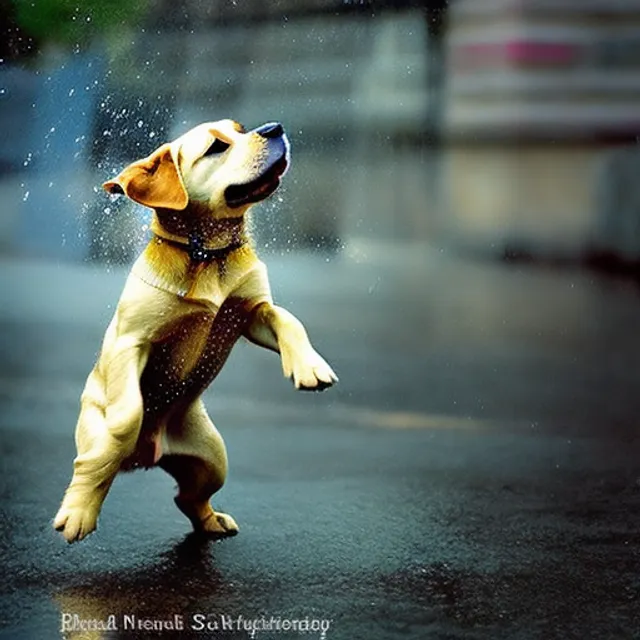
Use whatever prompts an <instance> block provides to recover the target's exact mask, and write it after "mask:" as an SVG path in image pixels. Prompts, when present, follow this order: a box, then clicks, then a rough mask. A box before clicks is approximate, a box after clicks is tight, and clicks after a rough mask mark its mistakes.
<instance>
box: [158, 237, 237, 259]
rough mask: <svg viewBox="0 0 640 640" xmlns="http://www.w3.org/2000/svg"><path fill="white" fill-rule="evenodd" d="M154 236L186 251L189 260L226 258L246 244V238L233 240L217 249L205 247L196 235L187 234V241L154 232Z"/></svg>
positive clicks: (159, 240)
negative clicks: (172, 238)
mask: <svg viewBox="0 0 640 640" xmlns="http://www.w3.org/2000/svg"><path fill="white" fill-rule="evenodd" d="M154 235H155V237H156V241H158V242H166V243H167V244H169V245H171V246H172V247H176V248H178V249H182V250H183V251H186V252H187V254H188V255H189V259H190V260H191V262H213V261H214V260H218V259H220V258H226V257H227V256H228V255H229V254H230V253H231V252H232V251H235V250H236V249H239V248H240V247H242V246H243V245H245V244H246V240H244V239H239V240H235V241H234V242H232V243H231V244H229V245H227V246H226V247H220V248H217V249H207V248H206V247H204V246H203V245H204V242H203V240H202V238H201V237H200V236H198V235H195V234H193V235H191V236H189V240H188V242H180V241H178V240H171V239H169V238H165V237H163V236H161V235H159V234H157V233H156V234H154Z"/></svg>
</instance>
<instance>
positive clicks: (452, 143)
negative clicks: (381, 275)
mask: <svg viewBox="0 0 640 640" xmlns="http://www.w3.org/2000/svg"><path fill="white" fill-rule="evenodd" d="M0 12H1V16H2V24H3V25H4V26H3V30H4V34H3V38H2V42H1V44H0V47H1V53H0V55H1V56H2V60H1V63H0V141H1V144H0V192H1V194H2V198H1V201H2V203H3V205H2V206H3V215H2V218H1V223H0V225H1V226H0V248H1V250H2V251H4V252H11V253H18V254H25V255H38V256H40V257H42V256H45V255H48V256H52V257H55V258H60V259H63V260H87V259H88V260H96V259H99V260H108V261H118V262H125V263H126V262H129V261H130V260H131V259H132V257H133V256H134V255H135V253H136V252H137V251H138V249H139V248H140V247H139V245H140V244H141V243H142V242H144V235H145V234H144V223H145V213H144V211H140V210H132V208H131V207H130V205H128V204H126V203H122V202H119V201H114V202H111V201H109V200H108V199H107V197H106V196H105V195H104V194H102V193H101V192H99V191H98V192H96V189H97V188H98V187H99V185H100V184H101V183H102V182H103V181H104V179H106V178H107V177H109V176H111V175H112V174H113V173H114V172H116V171H118V170H119V169H120V168H121V167H122V166H123V165H124V164H125V163H127V162H129V161H131V160H134V159H136V158H139V157H142V156H144V155H146V154H147V153H148V152H150V151H151V150H153V149H154V148H155V147H157V146H158V145H159V144H160V143H161V142H163V141H166V140H168V139H171V138H173V137H175V136H177V135H179V134H181V133H182V132H184V131H185V130H187V129H188V128H190V127H191V126H193V125H194V124H197V123H199V122H202V121H206V120H216V119H219V118H222V117H232V118H234V119H236V120H239V121H241V122H243V123H244V124H245V125H246V126H248V127H253V126H257V125H258V124H260V123H262V122H264V121H266V120H280V121H282V122H283V123H284V125H285V127H286V129H287V131H288V133H289V136H290V138H291V140H292V144H293V149H294V160H295V165H294V166H295V170H294V172H293V173H292V175H291V177H290V178H289V179H288V181H287V186H286V197H285V194H284V193H282V194H280V197H281V199H282V203H281V204H279V205H278V207H277V209H278V211H277V218H274V217H273V216H272V215H271V214H272V213H273V203H270V204H267V205H266V206H265V207H264V209H266V212H263V213H260V214H259V215H255V216H254V218H255V223H256V228H257V230H256V233H257V236H258V238H259V243H260V244H261V245H264V247H265V248H276V249H281V248H282V247H288V248H291V247H297V248H301V247H322V248H323V249H331V250H336V249H340V250H346V251H347V252H348V254H349V255H353V256H362V255H368V254H370V253H371V252H374V253H376V252H378V251H380V250H381V246H382V245H388V244H392V245H396V246H397V245H398V244H401V245H406V244H407V243H410V244H412V245H425V244H431V245H434V244H435V245H437V246H440V247H447V248H453V249H454V250H456V251H464V252H474V253H480V254H485V255H493V256H497V257H505V256H506V257H507V258H524V259H531V258H542V259H553V260H569V261H584V260H587V261H591V262H596V263H603V262H606V263H607V264H613V263H615V264H616V265H617V266H618V267H620V266H621V263H624V265H629V264H631V263H635V262H636V261H638V259H639V258H640V220H639V216H640V214H639V213H638V203H639V202H640V193H639V187H638V186H637V181H636V180H635V179H634V176H635V174H636V170H637V168H638V167H639V166H640V164H639V160H638V158H639V155H638V151H637V148H636V146H637V145H636V136H637V134H638V132H639V131H640V115H639V113H640V110H639V108H638V107H639V102H640V54H638V52H639V51H640V46H639V45H640V31H639V30H638V25H639V24H640V2H638V1H637V0H624V1H622V0H619V1H612V0H602V1H600V2H599V1H597V0H590V1H589V2H582V1H578V0H575V1H572V0H563V1H562V2H551V1H547V0H457V1H452V2H447V1H446V0H401V1H400V2H384V1H371V0H338V1H336V0H301V1H295V2H294V1H293V0H279V1H277V2H271V3H262V2H258V1H257V0H256V1H252V0H245V1H243V2H222V1H212V2H207V3H202V2H199V1H197V0H192V1H190V0H177V1H176V0H172V1H171V2H169V1H168V0H156V1H153V2H152V1H146V2H140V1H138V2H133V3H128V2H127V3H125V2H120V1H119V0H110V1H109V2H98V1H97V0H96V1H92V2H84V3H74V2H72V1H70V0H47V1H41V2H39V3H37V7H36V5H33V3H31V2H28V1H27V0H3V2H2V4H1V5H0ZM125 221H126V224H125Z"/></svg>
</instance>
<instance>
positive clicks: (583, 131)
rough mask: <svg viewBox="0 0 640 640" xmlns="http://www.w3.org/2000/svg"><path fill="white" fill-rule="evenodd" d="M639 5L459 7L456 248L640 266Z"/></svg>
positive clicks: (453, 131)
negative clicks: (602, 258)
mask: <svg viewBox="0 0 640 640" xmlns="http://www.w3.org/2000/svg"><path fill="white" fill-rule="evenodd" d="M639 27H640V2H638V0H458V1H457V2H454V3H452V5H451V10H450V16H449V33H448V50H447V54H448V55H447V60H448V63H447V96H446V105H447V106H446V110H445V137H446V141H447V152H446V160H445V170H444V174H443V175H444V189H445V193H446V199H447V202H446V212H447V217H446V219H445V220H443V224H442V227H441V228H442V229H443V230H444V231H445V232H446V233H447V234H448V236H449V238H450V240H451V241H452V242H454V243H455V244H462V245H464V246H467V247H471V248H475V249H479V250H482V251H487V250H489V251H493V252H506V253H508V254H509V253H511V254H523V255H528V254H533V255H540V254H543V255H544V254H546V255H551V256H554V257H566V256H576V255H583V254H584V253H585V252H594V251H595V252H612V253H616V254H620V255H624V256H626V257H633V258H635V259H639V258H640V186H639V181H638V178H637V176H639V175H640V173H639V172H638V169H640V155H639V153H638V151H637V149H636V147H637V144H636V143H637V136H638V135H639V134H640V28H639Z"/></svg>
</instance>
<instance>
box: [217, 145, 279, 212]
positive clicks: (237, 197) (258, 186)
mask: <svg viewBox="0 0 640 640" xmlns="http://www.w3.org/2000/svg"><path fill="white" fill-rule="evenodd" d="M287 165H288V161H287V154H286V153H283V154H282V156H281V157H280V159H278V160H276V161H275V162H274V163H273V164H272V165H271V166H270V167H269V168H268V169H267V170H266V171H265V172H264V173H263V174H262V175H261V176H259V177H258V178H256V179H255V180H252V181H251V182H247V183H245V184H232V185H230V186H229V187H227V188H226V189H225V192H224V197H225V200H226V201H227V205H228V206H229V207H231V208H235V207H241V206H242V205H245V204H251V203H253V202H260V201H261V200H264V199H265V198H268V197H269V196H270V195H271V194H272V193H273V192H274V191H275V190H276V189H277V188H278V187H279V186H280V178H282V175H283V174H284V172H285V171H286V170H287Z"/></svg>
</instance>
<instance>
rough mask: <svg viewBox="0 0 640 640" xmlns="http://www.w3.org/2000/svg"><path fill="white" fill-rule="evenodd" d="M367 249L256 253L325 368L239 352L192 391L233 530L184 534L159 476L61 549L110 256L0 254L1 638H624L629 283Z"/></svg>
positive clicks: (634, 498)
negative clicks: (216, 446)
mask: <svg viewBox="0 0 640 640" xmlns="http://www.w3.org/2000/svg"><path fill="white" fill-rule="evenodd" d="M371 255H374V256H375V258H371V259H365V258H364V257H363V256H362V254H361V255H360V259H359V260H354V259H351V258H348V257H346V256H340V257H335V256H324V255H304V254H291V255H286V256H267V257H266V261H267V263H268V265H269V269H270V274H271V280H272V285H273V289H274V293H275V295H276V299H277V301H278V302H279V303H280V304H283V305H284V306H286V307H287V308H289V309H290V310H291V311H293V312H294V313H295V314H296V315H298V316H299V317H300V318H301V319H302V320H303V321H304V323H305V325H306V326H307V328H308V330H309V333H310V335H311V338H312V341H313V342H314V344H315V346H316V347H317V348H318V350H319V351H320V352H321V353H322V354H323V355H324V356H325V357H326V358H327V359H328V361H329V362H330V363H331V364H332V366H333V367H334V368H335V370H336V371H337V373H338V375H339V376H340V383H339V385H338V386H337V387H335V388H334V389H330V390H328V391H326V392H324V393H322V394H308V393H306V394H305V393H300V392H296V391H295V390H293V389H292V387H291V385H290V383H289V382H288V381H285V380H284V379H283V378H282V376H281V371H280V364H279V362H278V358H277V356H275V355H274V354H272V353H268V352H266V351H262V350H260V349H258V348H256V347H255V346H253V345H249V344H239V345H238V346H237V347H236V349H235V350H234V352H233V354H232V356H231V359H230V360H229V362H228V363H227V365H226V366H225V369H224V370H223V371H222V373H221V375H220V377H219V378H218V379H217V380H216V381H215V382H214V384H213V385H212V387H211V388H210V389H209V390H208V391H207V393H206V395H205V401H206V404H207V406H208V408H209V412H210V414H211V416H212V418H213V420H214V422H215V423H216V425H217V426H218V428H219V429H220V431H221V432H222V434H223V435H224V437H225V441H226V443H227V448H228V452H229V459H230V475H229V478H228V481H227V484H226V485H225V487H224V488H223V489H222V491H221V492H220V493H219V494H218V495H217V496H216V497H215V500H214V506H215V507H216V508H217V509H219V510H222V511H225V512H228V513H231V514H232V515H233V516H234V518H235V519H236V520H237V521H238V523H239V525H240V528H241V531H240V534H239V535H238V536H237V537H235V538H232V539H229V540H226V541H223V542H211V541H203V540H201V539H198V538H196V537H194V536H193V535H190V534H189V525H188V522H187V521H186V520H185V519H184V518H183V516H182V515H181V514H180V513H179V512H178V511H177V509H176V508H175V506H174V505H173V501H172V496H173V493H174V487H173V481H172V479H171V478H170V477H169V476H167V475H166V474H164V473H163V472H162V471H160V470H152V471H148V472H136V473H133V474H127V475H123V476H120V477H119V478H118V479H117V481H116V483H115V484H114V486H113V488H112V490H111V492H110V494H109V496H108V498H107V501H106V503H105V506H104V509H103V512H102V515H101V518H100V522H99V528H98V530H97V532H96V533H95V534H93V535H92V536H91V537H90V538H88V539H87V540H85V541H83V542H82V543H80V544H77V545H72V546H68V545H66V543H64V541H63V540H62V539H61V538H60V537H59V535H58V534H56V533H55V532H54V531H53V530H52V528H51V520H52V518H53V516H54V514H55V512H56V510H57V507H58V504H59V501H60V499H61V497H62V493H63V491H64V489H65V487H66V484H67V483H68V480H69V477H70V472H71V461H72V459H73V456H74V446H73V428H74V425H75V420H76V417H77V411H78V399H79V395H80V392H81V390H82V386H83V383H84V379H85V377H86V375H87V373H88V371H89V369H90V368H91V366H92V364H93V360H94V358H95V355H96V350H97V349H98V347H99V344H100V340H101V337H102V333H103V331H104V328H105V327H106V323H107V322H108V319H109V317H110V315H111V313H112V312H113V309H114V307H115V303H116V301H117V297H118V293H119V291H120V288H121V286H122V283H123V281H124V277H125V275H126V272H125V271H124V270H123V269H121V268H116V269H107V268H105V267H100V266H96V267H85V266H73V265H66V264H60V263H47V262H33V261H32V262H27V261H23V260H16V259H8V258H6V259H4V260H2V265H1V268H0V327H1V329H2V330H1V331H0V357H1V359H0V382H1V384H0V416H1V429H0V447H1V449H0V451H1V453H2V456H1V458H0V460H1V463H2V484H1V485H0V509H1V513H2V518H0V531H1V535H0V568H2V575H3V576H4V580H3V581H2V587H1V589H0V629H1V630H0V637H1V638H11V639H14V638H16V639H22V638H25V639H31V638H33V639H40V638H43V639H48V638H58V637H64V638H147V637H150V638H151V637H161V638H177V637H185V638H191V637H193V638H222V639H232V638H248V637H252V634H251V631H250V630H248V629H250V628H251V625H253V628H255V630H256V633H255V637H256V638H278V639H282V640H288V639H289V638H320V637H323V633H324V637H327V638H336V639H345V640H358V639H360V638H363V639H364V638H367V639H374V640H375V639H394V638H416V639H422V638H434V639H454V638H456V639H457V638H460V639H462V638H474V639H475V638H478V639H480V638H481V639H484V638H488V639H494V638H496V639H500V638H505V639H506V638H514V639H529V638H531V639H534V638H536V639H537V638H540V639H548V638H549V639H550V638H558V639H560V638H563V639H564V638H576V639H578V638H580V639H588V638H593V639H596V638H597V639H601V638H640V602H639V597H638V592H639V589H640V578H639V577H638V568H639V559H640V558H639V555H640V534H639V533H638V532H639V531H640V473H639V470H638V460H639V456H638V453H639V440H638V415H639V414H640V411H639V410H640V397H639V394H638V393H637V388H638V383H639V382H640V380H639V375H638V362H639V356H640V338H639V336H638V329H637V328H638V324H639V323H638V319H639V318H640V299H639V297H638V290H637V288H636V286H635V285H634V284H633V283H630V282H627V281H624V280H611V279H606V278H602V277H599V276H596V275H594V274H591V273H588V272H581V271H577V270H572V269H561V270H557V269H556V270H554V269H545V268H534V267H506V266H504V265H498V264H491V263H480V262H463V261H460V260H456V259H453V258H451V257H449V256H447V255H443V254H441V253H439V252H429V251H412V252H409V251H405V250H398V251H395V252H394V251H383V252H377V251H375V252H372V253H371ZM91 621H94V622H91ZM65 624H66V626H67V629H68V630H67V631H64V632H63V631H61V629H62V628H63V625H65ZM92 624H93V626H99V625H100V624H104V625H105V626H107V625H110V626H111V627H113V626H115V627H117V628H116V629H115V630H113V629H110V630H108V631H106V632H99V631H91V630H89V631H83V630H82V629H81V628H79V627H82V626H83V625H84V626H85V627H90V626H91V625H92ZM74 625H75V627H76V630H71V627H73V626H74ZM180 625H182V628H178V629H176V628H175V627H179V626H180ZM171 626H173V627H174V628H173V629H171V628H170V627H171ZM207 626H209V627H210V629H207ZM216 626H217V629H215V627H216Z"/></svg>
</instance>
